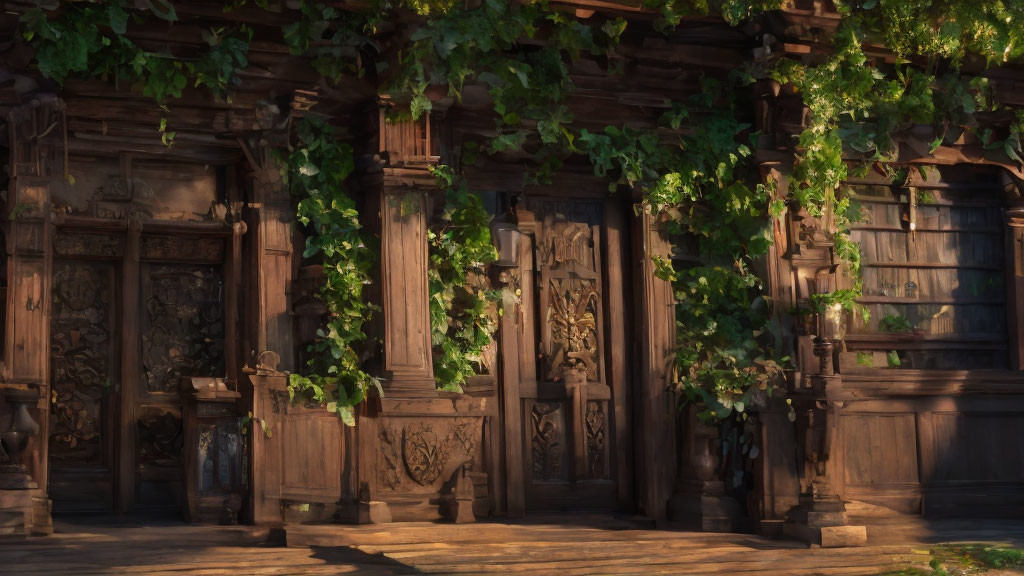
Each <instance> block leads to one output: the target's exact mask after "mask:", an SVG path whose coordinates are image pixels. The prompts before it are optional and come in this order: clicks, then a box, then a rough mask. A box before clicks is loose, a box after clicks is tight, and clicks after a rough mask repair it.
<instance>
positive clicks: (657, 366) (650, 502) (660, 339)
mask: <svg viewBox="0 0 1024 576" xmlns="http://www.w3.org/2000/svg"><path fill="white" fill-rule="evenodd" d="M634 230H635V233H636V236H635V240H634V242H633V253H634V258H635V262H636V267H637V278H638V279H639V281H638V292H637V295H636V300H637V306H636V310H637V328H638V330H637V331H638V333H639V338H640V347H639V350H640V373H639V375H638V376H639V378H638V381H637V394H636V405H635V406H636V408H635V409H636V420H635V421H636V422H638V423H639V426H638V434H637V436H636V438H637V441H636V443H637V445H636V462H637V470H638V473H639V474H638V476H639V477H638V480H637V499H638V501H639V505H640V506H639V507H640V509H641V510H642V511H643V513H644V514H645V515H646V516H647V517H649V518H651V519H653V520H654V521H655V522H656V523H660V522H663V521H664V520H665V519H666V516H667V513H668V499H669V495H670V494H671V491H672V484H673V479H674V477H675V455H676V448H675V414H676V402H677V401H676V398H675V394H672V393H671V392H670V391H669V387H668V360H669V358H668V354H669V350H671V348H672V345H673V342H674V340H675V316H674V314H673V305H674V300H673V295H672V285H671V284H670V283H669V282H667V281H665V280H661V279H660V278H658V277H656V276H655V275H654V261H653V260H652V259H653V258H655V257H665V258H667V257H669V255H670V246H669V244H668V242H667V241H666V239H665V238H664V237H663V235H662V232H661V231H660V230H659V229H658V226H657V224H656V223H655V222H654V219H653V217H652V216H651V215H650V214H648V213H646V212H645V213H641V214H640V215H639V216H637V223H636V226H635V227H634Z"/></svg>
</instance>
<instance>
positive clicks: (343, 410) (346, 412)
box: [338, 406, 356, 426]
mask: <svg viewBox="0 0 1024 576" xmlns="http://www.w3.org/2000/svg"><path fill="white" fill-rule="evenodd" d="M338 416H341V421H342V422H344V423H345V425H346V426H355V425H356V417H355V412H354V411H353V410H352V407H351V406H338Z"/></svg>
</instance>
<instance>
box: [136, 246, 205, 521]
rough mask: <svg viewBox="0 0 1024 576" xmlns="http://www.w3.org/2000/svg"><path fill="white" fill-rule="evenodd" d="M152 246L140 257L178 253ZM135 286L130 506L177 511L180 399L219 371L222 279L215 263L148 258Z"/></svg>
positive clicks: (180, 476)
mask: <svg viewBox="0 0 1024 576" xmlns="http://www.w3.org/2000/svg"><path fill="white" fill-rule="evenodd" d="M157 241H161V242H162V240H161V239H160V238H156V240H154V239H153V238H146V237H144V238H143V244H142V245H143V249H142V255H143V258H146V257H147V256H149V257H156V258H161V259H164V258H168V257H173V256H175V255H177V252H175V251H173V250H167V249H160V250H157V249H156V248H154V244H157ZM179 244H181V245H184V246H189V245H190V244H189V243H188V242H187V241H184V240H181V241H179ZM217 246H219V244H217ZM158 247H160V246H158ZM193 252H195V251H193ZM187 256H189V257H190V259H191V258H196V259H198V258H197V254H192V253H190V254H187ZM198 257H203V255H202V254H198ZM213 257H214V258H220V257H222V256H221V253H220V252H216V253H215V254H213ZM214 258H211V259H214ZM141 288H142V298H141V301H140V304H141V307H142V310H141V311H140V313H141V322H140V327H141V336H142V343H141V345H142V346H141V347H142V349H141V354H142V362H141V366H140V368H141V371H140V374H138V375H137V379H136V380H135V382H133V384H134V385H135V386H136V392H135V394H136V396H135V397H136V406H135V418H136V431H137V437H136V440H135V442H136V444H135V466H136V470H135V477H136V481H135V484H136V487H135V490H136V505H137V506H139V507H140V508H177V506H178V505H179V500H180V495H181V493H182V489H183V487H182V481H183V466H182V464H183V463H182V458H183V453H182V445H183V442H184V431H183V422H182V396H183V394H184V393H188V390H189V389H190V388H191V377H192V376H222V375H223V374H224V356H223V352H224V300H223V280H222V277H221V271H220V267H219V266H216V265H212V264H198V263H170V262H167V261H154V262H148V263H145V264H143V265H142V286H141Z"/></svg>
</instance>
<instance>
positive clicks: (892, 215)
mask: <svg viewBox="0 0 1024 576" xmlns="http://www.w3.org/2000/svg"><path fill="white" fill-rule="evenodd" d="M961 177H962V175H961ZM853 190H854V191H855V197H856V202H858V203H859V205H860V206H861V214H862V220H861V221H860V222H858V223H856V224H855V225H854V231H853V234H852V239H853V240H854V241H855V242H857V243H859V244H860V246H861V253H862V258H863V263H862V269H863V282H864V297H863V298H862V299H861V302H862V303H863V304H864V305H865V306H866V307H867V309H868V310H869V311H870V313H871V318H870V321H869V322H868V323H867V324H865V323H864V322H863V320H862V319H861V318H860V317H859V315H856V314H854V315H852V316H851V325H850V327H849V333H848V334H847V338H846V342H847V349H848V350H849V351H850V352H849V353H848V354H846V355H844V358H843V360H844V363H845V364H846V365H848V366H851V367H886V366H887V365H889V364H894V360H892V359H887V353H888V351H890V350H895V351H896V353H897V354H898V355H899V357H900V361H899V367H900V368H918V369H920V368H927V369H970V368H1008V367H1009V356H1008V349H1007V325H1006V320H1007V315H1006V281H1005V278H1004V268H1005V262H1006V260H1005V257H1004V255H1003V254H1004V252H1003V249H1004V245H1005V242H1004V240H1003V238H1004V235H1005V233H1006V230H1005V228H1006V227H1005V224H1004V222H1003V217H1002V214H1001V207H1002V204H1003V198H1002V194H1001V189H1000V187H999V186H998V185H997V183H995V182H991V181H990V182H986V180H985V179H984V178H983V177H974V178H971V180H970V181H964V180H959V181H958V180H956V179H952V178H949V179H943V180H938V179H937V178H936V180H935V181H933V182H931V183H929V182H925V183H924V184H923V185H921V186H915V187H912V188H894V187H891V186H886V185H879V184H856V185H854V187H853ZM911 196H916V198H913V200H915V204H916V206H915V208H914V209H913V210H912V209H911V207H910V203H911V200H912V198H911ZM912 212H913V216H914V220H915V224H916V230H914V231H913V232H911V231H909V221H910V216H911V213H912ZM893 319H903V320H905V321H906V323H907V329H908V331H909V333H895V332H893V330H892V329H891V328H890V329H888V330H886V329H884V328H886V322H887V320H888V321H891V320H893ZM880 325H881V328H880ZM856 353H859V354H856Z"/></svg>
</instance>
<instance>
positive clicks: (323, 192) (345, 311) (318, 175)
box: [280, 116, 382, 426]
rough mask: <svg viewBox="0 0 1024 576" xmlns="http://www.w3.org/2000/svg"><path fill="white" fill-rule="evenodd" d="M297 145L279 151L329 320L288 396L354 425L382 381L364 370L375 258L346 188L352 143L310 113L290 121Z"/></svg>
mask: <svg viewBox="0 0 1024 576" xmlns="http://www.w3.org/2000/svg"><path fill="white" fill-rule="evenodd" d="M295 135H296V137H297V139H298V143H297V144H296V145H295V146H294V147H292V148H291V150H290V151H289V153H288V154H287V155H283V154H282V156H281V158H280V160H281V167H282V171H281V173H282V176H283V179H284V184H285V186H287V187H288V190H290V191H291V193H292V195H293V196H294V197H296V198H297V199H298V208H297V210H296V218H297V219H298V221H299V223H300V224H301V225H302V226H304V227H305V231H306V232H307V236H306V249H305V251H304V252H303V254H302V257H303V258H307V259H313V258H318V259H320V261H321V263H322V265H323V271H324V280H323V285H322V286H321V288H320V296H321V300H322V301H323V302H324V304H325V305H326V306H327V322H326V325H325V326H324V327H323V328H321V329H320V330H318V331H317V336H318V338H317V340H316V341H315V342H314V343H313V344H312V345H311V346H312V350H311V351H312V352H314V353H315V354H314V355H313V356H312V358H311V359H310V361H309V365H308V366H307V369H306V371H305V372H306V374H305V375H301V374H291V375H290V376H289V381H288V384H289V386H288V392H289V395H290V396H291V397H292V398H294V397H295V395H296V394H297V393H298V394H304V395H306V396H307V397H309V398H312V399H313V400H315V401H316V402H317V403H318V404H321V405H324V406H326V408H327V410H328V411H329V412H337V413H338V415H339V416H340V417H341V419H342V420H343V421H344V422H345V424H348V425H350V426H351V425H354V424H355V416H354V408H355V407H356V406H358V405H359V404H360V403H361V402H363V400H364V399H365V398H366V395H367V393H368V392H369V389H370V387H371V386H373V387H376V388H377V390H378V391H380V392H382V390H381V386H380V381H379V380H377V378H375V377H374V376H372V375H370V374H369V373H367V372H366V371H365V370H364V369H363V358H362V356H361V354H360V352H359V350H360V345H361V344H362V343H363V342H364V341H365V340H366V332H365V328H364V327H365V326H366V323H367V321H368V320H369V318H370V315H371V314H372V312H373V311H374V310H375V307H374V306H373V305H371V304H369V303H367V302H366V300H365V299H364V294H363V290H364V288H365V287H366V285H368V284H370V273H371V271H372V269H373V267H374V266H375V265H376V263H377V255H376V252H375V251H374V250H373V249H371V248H370V247H369V246H368V245H367V242H366V238H365V234H364V231H363V227H362V225H361V224H360V222H359V210H358V207H357V206H356V203H355V201H354V200H353V199H352V197H351V196H349V195H348V193H347V191H346V189H345V179H346V178H348V176H349V174H351V173H352V171H353V170H354V168H355V165H354V161H353V156H352V148H351V147H350V146H349V145H347V144H344V143H339V142H338V139H337V136H336V135H335V134H334V130H333V129H332V128H331V126H330V124H328V123H327V121H326V120H324V119H321V118H317V117H315V116H307V117H305V118H303V119H302V120H301V121H299V122H298V123H296V125H295Z"/></svg>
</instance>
